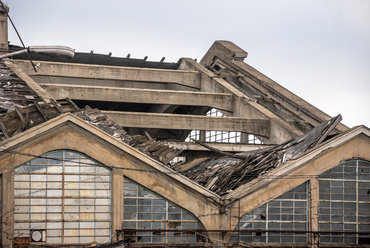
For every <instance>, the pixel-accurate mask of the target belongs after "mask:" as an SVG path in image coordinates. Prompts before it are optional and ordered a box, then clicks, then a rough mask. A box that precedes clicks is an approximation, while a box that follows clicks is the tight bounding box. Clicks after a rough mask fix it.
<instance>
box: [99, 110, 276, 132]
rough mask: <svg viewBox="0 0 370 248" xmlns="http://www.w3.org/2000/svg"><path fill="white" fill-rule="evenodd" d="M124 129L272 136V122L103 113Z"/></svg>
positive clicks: (264, 120)
mask: <svg viewBox="0 0 370 248" xmlns="http://www.w3.org/2000/svg"><path fill="white" fill-rule="evenodd" d="M102 112H103V113H105V114H107V115H108V116H109V117H110V118H111V119H112V120H113V121H115V122H117V123H118V124H119V125H121V126H123V127H136V128H161V129H179V130H210V131H240V132H245V133H250V134H254V135H257V136H263V137H269V136H270V121H269V120H266V119H251V118H239V117H211V116H197V115H177V114H157V113H138V112H120V111H102Z"/></svg>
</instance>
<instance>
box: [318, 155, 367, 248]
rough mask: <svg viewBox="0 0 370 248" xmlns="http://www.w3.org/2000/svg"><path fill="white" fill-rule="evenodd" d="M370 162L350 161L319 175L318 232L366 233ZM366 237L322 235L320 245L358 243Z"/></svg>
mask: <svg viewBox="0 0 370 248" xmlns="http://www.w3.org/2000/svg"><path fill="white" fill-rule="evenodd" d="M369 170H370V163H369V162H367V161H362V160H351V161H346V162H344V163H341V164H340V165H338V166H336V167H334V168H333V169H331V170H328V171H326V172H325V173H323V174H321V175H320V176H319V186H320V207H319V214H320V215H319V228H320V231H337V232H368V233H369V232H370V172H369ZM362 238H366V239H370V235H369V234H368V235H357V234H348V233H347V234H345V233H322V234H320V242H321V243H347V244H357V243H361V241H360V240H361V239H362Z"/></svg>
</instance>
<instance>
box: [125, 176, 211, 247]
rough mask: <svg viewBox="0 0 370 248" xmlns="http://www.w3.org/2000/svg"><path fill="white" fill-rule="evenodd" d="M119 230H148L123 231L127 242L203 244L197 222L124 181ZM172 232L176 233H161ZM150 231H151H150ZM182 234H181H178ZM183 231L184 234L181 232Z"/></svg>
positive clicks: (202, 233) (190, 216)
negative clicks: (122, 213) (120, 226)
mask: <svg viewBox="0 0 370 248" xmlns="http://www.w3.org/2000/svg"><path fill="white" fill-rule="evenodd" d="M123 194H124V207H123V211H124V216H123V222H122V228H123V229H150V230H151V231H147V232H145V231H142V230H141V231H140V232H133V231H126V232H125V234H124V235H125V237H124V238H125V239H126V240H127V241H130V242H150V243H157V242H166V243H196V242H206V241H207V240H206V238H205V233H204V232H196V230H199V229H203V227H202V225H201V223H200V222H199V220H198V219H197V218H196V217H195V216H194V215H193V214H191V213H190V212H188V211H187V210H185V209H182V208H180V207H179V206H177V205H175V204H174V203H172V202H170V201H168V200H167V199H165V198H163V197H161V196H159V195H157V194H155V193H154V192H152V191H151V190H149V189H147V188H144V187H143V186H141V185H139V184H137V183H135V182H133V181H131V180H129V179H127V178H124V187H123ZM169 229H174V230H176V232H167V231H165V230H169ZM153 230H154V231H153ZM181 230H184V231H181ZM185 230H186V231H185Z"/></svg>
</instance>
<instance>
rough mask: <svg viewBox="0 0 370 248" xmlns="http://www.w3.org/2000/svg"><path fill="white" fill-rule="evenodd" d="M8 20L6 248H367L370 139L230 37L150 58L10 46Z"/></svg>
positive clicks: (0, 210) (3, 85)
mask: <svg viewBox="0 0 370 248" xmlns="http://www.w3.org/2000/svg"><path fill="white" fill-rule="evenodd" d="M8 18H9V16H8V8H7V7H6V6H5V5H3V4H2V3H1V6H0V22H1V26H0V28H1V30H0V53H1V54H0V233H1V235H0V242H1V246H2V247H6V248H10V247H60V246H65V247H88V246H96V247H225V248H226V247H370V130H369V128H367V127H365V126H362V125H359V126H356V127H352V128H349V127H347V126H345V125H344V124H342V123H341V119H342V117H341V115H338V116H334V117H331V116H329V115H327V114H325V113H324V112H322V111H321V110H320V109H318V108H316V107H314V106H313V105H311V104H310V103H308V102H306V101H305V100H303V99H301V98H300V97H298V96H296V95H295V94H293V93H292V92H290V91H289V90H287V89H285V88H284V87H282V86H280V85H279V84H278V83H276V82H274V81H273V80H271V79H270V78H268V77H267V76H265V75H263V74H262V73H261V72H259V71H257V70H256V69H254V68H253V67H251V66H250V65H249V64H247V63H246V62H245V60H247V59H246V58H247V52H245V51H244V50H243V49H242V48H240V47H238V46H237V45H235V44H234V43H232V42H230V41H224V40H222V41H215V42H214V43H213V45H212V46H211V47H210V49H209V50H208V51H207V52H206V53H205V55H204V57H203V58H202V59H201V60H200V61H199V62H197V61H196V60H193V59H190V58H181V59H179V61H178V62H175V63H169V62H165V61H164V58H163V59H162V60H161V61H157V62H154V61H148V60H147V58H143V59H137V58H130V55H127V57H122V58H119V57H113V56H112V55H111V54H107V55H103V54H96V53H94V52H90V53H78V52H74V51H73V49H70V48H68V47H60V46H59V47H54V48H50V49H49V48H45V47H28V48H24V47H19V46H15V45H11V43H9V42H8V35H7V34H8V31H7V30H8ZM67 57H68V58H67Z"/></svg>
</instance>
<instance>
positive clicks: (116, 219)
mask: <svg viewBox="0 0 370 248" xmlns="http://www.w3.org/2000/svg"><path fill="white" fill-rule="evenodd" d="M122 221H123V171H122V170H120V169H113V171H112V234H114V233H115V232H116V230H120V229H122ZM117 237H118V236H117V234H116V235H113V237H112V239H113V241H117Z"/></svg>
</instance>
